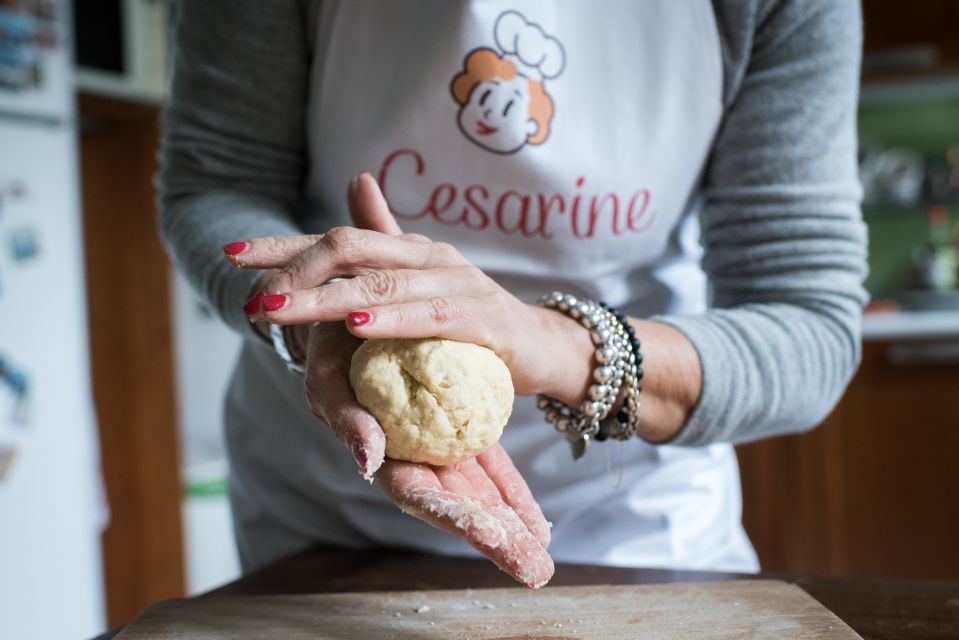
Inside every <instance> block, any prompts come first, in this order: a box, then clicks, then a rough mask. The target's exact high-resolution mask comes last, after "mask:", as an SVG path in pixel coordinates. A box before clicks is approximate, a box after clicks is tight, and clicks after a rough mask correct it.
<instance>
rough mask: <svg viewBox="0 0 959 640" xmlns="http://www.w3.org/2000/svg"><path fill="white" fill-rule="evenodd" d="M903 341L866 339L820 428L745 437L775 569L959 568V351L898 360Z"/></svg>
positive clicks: (922, 574)
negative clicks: (949, 358)
mask: <svg viewBox="0 0 959 640" xmlns="http://www.w3.org/2000/svg"><path fill="white" fill-rule="evenodd" d="M917 345H918V346H920V347H924V348H926V349H927V350H929V351H931V352H933V353H943V352H946V351H947V350H948V349H949V348H950V347H951V348H953V349H954V348H956V344H955V343H949V342H944V343H938V344H937V343H925V344H924V343H910V345H909V346H908V347H907V348H910V349H914V348H915V347H916V346H917ZM896 348H897V347H896V346H894V345H890V344H889V343H867V344H866V345H865V348H864V353H863V362H862V366H861V367H860V370H859V373H858V374H857V376H856V378H855V379H854V380H853V382H852V384H851V385H850V387H849V390H848V391H847V392H846V395H845V396H844V398H843V399H842V401H840V403H839V405H838V406H837V407H836V409H835V410H834V411H833V413H832V415H830V416H829V418H828V419H827V420H826V422H825V423H824V424H823V425H822V426H820V427H819V428H818V429H816V430H814V431H812V432H810V433H807V434H803V435H798V436H789V437H785V438H776V439H773V440H767V441H763V442H758V443H754V444H750V445H746V446H741V447H739V448H738V453H739V459H740V465H741V474H742V484H743V522H744V524H745V526H746V530H747V531H748V533H749V535H750V537H751V538H752V540H753V543H754V544H755V546H756V550H757V552H758V553H759V557H760V561H761V563H762V566H763V569H764V570H766V571H790V572H797V573H809V574H827V575H878V576H888V577H898V578H950V579H957V578H959V361H953V362H951V363H950V362H941V363H938V364H933V363H924V362H916V363H913V364H907V363H901V364H895V363H893V361H892V359H891V358H890V355H895V354H896Z"/></svg>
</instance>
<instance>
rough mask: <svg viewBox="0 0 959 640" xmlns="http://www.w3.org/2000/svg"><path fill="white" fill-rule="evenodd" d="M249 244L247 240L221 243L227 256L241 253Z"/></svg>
mask: <svg viewBox="0 0 959 640" xmlns="http://www.w3.org/2000/svg"><path fill="white" fill-rule="evenodd" d="M249 246H250V243H249V242H231V243H230V244H225V245H223V253H225V254H226V255H228V256H235V255H239V254H241V253H243V252H244V251H246V250H247V247H249Z"/></svg>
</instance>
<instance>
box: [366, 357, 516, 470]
mask: <svg viewBox="0 0 959 640" xmlns="http://www.w3.org/2000/svg"><path fill="white" fill-rule="evenodd" d="M350 384H351V385H352V386H353V391H354V393H356V399H357V400H358V401H359V403H360V404H361V405H363V406H364V407H365V408H366V410H367V411H369V412H370V413H372V414H373V415H374V416H375V417H376V419H377V420H378V421H379V423H380V426H382V427H383V431H384V432H385V433H386V455H387V456H389V457H391V458H393V459H395V460H407V461H409V462H426V463H429V464H434V465H450V464H453V463H455V462H459V461H461V460H468V459H469V458H472V457H473V456H476V455H477V454H479V453H482V452H483V451H484V450H486V449H487V448H488V447H489V446H490V445H492V444H493V443H494V442H496V441H497V440H499V437H500V435H502V433H503V427H504V426H505V425H506V421H507V419H508V418H509V415H510V413H511V412H512V410H513V380H512V378H511V377H510V374H509V369H508V368H507V367H506V364H505V363H504V362H503V361H502V360H500V359H499V357H498V356H497V355H496V354H495V353H493V352H492V351H490V350H489V349H487V348H486V347H481V346H479V345H475V344H470V343H466V342H456V341H454V340H440V339H438V338H427V339H415V340H414V339H396V340H367V341H366V342H364V343H363V344H362V345H361V346H360V348H359V349H357V350H356V353H354V354H353V362H352V364H351V366H350Z"/></svg>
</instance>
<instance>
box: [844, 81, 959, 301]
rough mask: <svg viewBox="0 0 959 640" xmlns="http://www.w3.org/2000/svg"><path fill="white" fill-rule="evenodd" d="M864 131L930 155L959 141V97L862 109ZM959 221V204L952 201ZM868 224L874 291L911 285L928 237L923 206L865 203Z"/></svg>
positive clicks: (955, 220) (885, 143)
mask: <svg viewBox="0 0 959 640" xmlns="http://www.w3.org/2000/svg"><path fill="white" fill-rule="evenodd" d="M859 133H860V136H864V137H869V138H873V139H878V140H879V141H881V142H882V144H883V146H894V147H907V148H910V149H913V150H915V151H919V152H921V153H923V154H925V155H940V154H944V153H945V151H946V149H948V148H949V147H950V146H953V145H957V144H959V98H956V99H951V100H938V101H934V102H914V103H903V104H896V105H888V106H868V107H862V108H861V109H860V110H859ZM950 210H951V212H952V221H953V224H955V223H959V205H953V206H951V207H950ZM864 214H865V218H866V223H867V224H868V225H869V271H870V273H869V278H868V279H867V280H866V288H867V289H869V291H870V293H872V294H873V295H879V296H882V295H891V294H895V292H896V291H898V290H901V289H902V288H903V287H904V286H905V285H906V282H907V280H906V278H907V274H908V269H909V264H910V257H911V255H912V252H913V250H914V249H915V247H916V246H918V245H919V244H921V243H922V242H923V241H924V240H925V239H926V237H927V228H926V219H925V211H923V210H922V209H917V210H907V209H866V210H865V211H864Z"/></svg>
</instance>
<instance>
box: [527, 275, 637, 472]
mask: <svg viewBox="0 0 959 640" xmlns="http://www.w3.org/2000/svg"><path fill="white" fill-rule="evenodd" d="M539 304H540V305H541V306H543V307H547V308H549V309H554V310H556V311H559V312H560V313H564V314H566V315H568V316H569V317H571V318H573V319H574V320H577V321H578V322H579V323H580V324H581V325H583V327H585V328H586V329H587V330H588V331H589V335H590V338H592V341H593V344H594V345H595V346H596V352H595V354H594V358H595V360H596V363H595V364H596V367H595V368H594V369H593V381H594V382H593V384H591V385H590V387H589V391H588V392H587V395H586V399H585V400H584V401H583V403H582V404H581V405H580V406H579V409H578V410H577V409H573V408H572V407H569V406H567V405H565V404H563V403H562V402H559V401H558V400H554V399H553V398H549V397H547V396H543V395H541V396H539V399H538V401H537V406H538V407H539V408H540V409H542V410H543V411H545V412H546V420H547V422H549V423H551V424H552V425H553V426H554V427H556V430H557V431H559V432H560V433H563V434H564V435H565V436H566V439H567V440H568V441H569V444H570V447H571V449H572V451H573V458H574V459H579V458H581V457H582V456H583V454H585V453H586V445H587V444H588V443H589V441H590V440H591V439H592V440H597V441H599V442H602V441H604V440H607V439H609V438H613V439H615V440H628V439H629V438H631V437H632V436H633V435H635V434H636V430H637V428H638V427H639V392H640V391H642V384H641V383H642V379H643V369H642V366H641V365H642V363H643V356H642V355H641V354H640V351H639V340H638V339H637V338H636V335H635V331H634V330H633V327H632V326H631V325H630V324H629V322H628V321H627V320H626V317H625V316H624V315H623V314H622V313H620V312H619V311H617V310H616V309H613V308H611V307H609V306H608V305H606V304H605V303H602V302H593V301H592V300H579V299H577V298H576V297H575V296H572V295H569V294H564V293H560V292H558V291H554V292H553V293H550V294H548V295H545V296H543V297H542V298H541V299H540V300H539ZM620 399H622V409H620V410H619V411H618V412H616V413H615V414H613V412H612V410H613V407H615V406H616V404H617V401H618V400H620Z"/></svg>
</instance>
